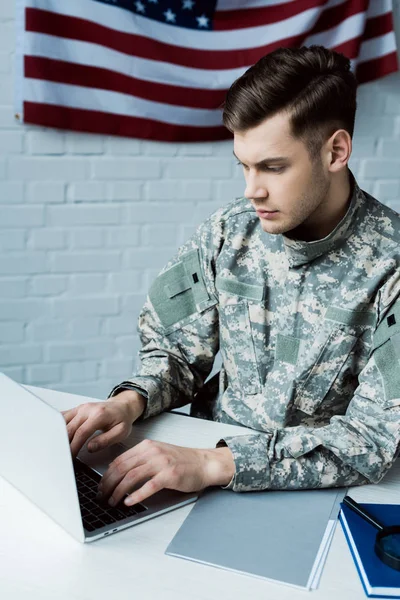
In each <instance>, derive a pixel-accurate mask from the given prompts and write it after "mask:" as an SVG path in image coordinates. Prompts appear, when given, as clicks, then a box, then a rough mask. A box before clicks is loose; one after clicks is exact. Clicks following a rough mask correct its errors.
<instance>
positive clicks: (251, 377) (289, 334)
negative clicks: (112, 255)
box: [112, 182, 400, 491]
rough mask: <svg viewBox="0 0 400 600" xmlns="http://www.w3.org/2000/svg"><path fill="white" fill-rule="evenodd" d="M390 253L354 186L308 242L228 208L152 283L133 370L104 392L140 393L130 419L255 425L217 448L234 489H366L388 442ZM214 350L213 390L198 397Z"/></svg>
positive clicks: (396, 310)
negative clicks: (174, 417) (325, 228)
mask: <svg viewBox="0 0 400 600" xmlns="http://www.w3.org/2000/svg"><path fill="white" fill-rule="evenodd" d="M399 250H400V216H399V215H398V214H397V213H395V212H394V211H392V210H391V209H390V208H388V207H386V206H384V205H382V204H381V203H380V202H378V201H377V200H376V199H375V198H372V197H371V196H370V195H369V194H367V193H365V192H363V191H362V190H360V189H359V187H358V186H357V184H356V183H355V182H353V194H352V197H351V202H350V204H349V208H348V210H347V213H346V215H345V216H344V218H343V219H342V221H341V222H340V223H339V224H338V225H337V227H336V228H335V229H334V230H333V231H332V232H331V233H330V234H329V235H328V236H327V237H325V238H323V239H322V240H317V241H313V242H304V241H298V240H293V239H291V238H289V237H287V236H285V235H271V234H268V233H266V232H264V231H263V230H262V228H261V225H260V222H259V218H258V216H257V214H256V213H255V211H254V209H253V207H252V206H251V204H250V202H249V201H248V200H247V199H245V198H242V199H239V200H236V201H234V202H232V203H230V204H229V205H228V206H226V207H223V208H221V209H220V210H218V211H216V212H215V213H214V214H213V215H212V216H211V217H210V218H209V219H208V220H206V221H205V222H204V223H203V224H202V225H201V226H200V227H199V229H198V230H197V232H196V234H195V235H194V236H193V237H192V239H191V240H190V241H189V242H188V243H186V244H185V245H184V246H183V247H181V248H180V250H179V251H178V253H177V255H176V257H175V258H174V259H173V260H171V261H170V262H169V263H168V264H167V266H166V267H165V268H164V269H163V270H162V272H161V273H160V275H159V276H158V277H157V279H156V280H155V282H154V283H153V285H152V286H151V288H150V291H149V295H148V298H147V301H146V304H145V306H144V308H143V310H142V312H141V314H140V318H139V332H140V336H141V341H142V349H141V351H140V358H141V369H140V372H139V373H138V374H137V375H135V376H134V377H132V379H130V380H129V381H128V382H123V383H122V384H121V385H119V386H117V387H116V388H114V390H113V392H112V394H115V393H116V392H117V391H120V389H121V387H126V386H132V387H136V388H137V389H138V390H140V391H141V392H142V393H143V394H144V395H145V396H146V397H147V408H146V410H145V413H144V415H143V418H146V417H149V416H152V415H156V414H158V413H160V412H162V411H164V410H168V409H171V408H176V407H179V406H182V405H184V404H187V403H188V402H193V404H192V414H195V415H200V416H202V417H206V418H210V419H213V420H215V421H221V422H224V423H231V424H235V425H243V426H246V427H250V428H252V429H254V433H251V434H249V435H244V436H234V437H227V438H225V439H224V440H221V441H220V443H219V444H218V445H221V444H223V445H225V444H226V445H228V446H229V448H230V450H231V451H232V454H233V457H234V461H235V465H236V473H235V475H234V477H233V478H232V480H231V482H230V483H229V485H228V486H227V488H229V489H233V490H235V491H246V490H263V489H298V488H318V487H331V486H346V485H357V484H362V483H370V482H374V483H376V482H378V481H379V480H380V479H381V478H382V477H383V476H384V474H385V473H386V471H387V470H388V469H389V467H390V466H391V464H392V463H393V461H394V459H395V457H396V455H397V451H398V445H399V439H400V368H399V362H398V359H399V357H400V299H399V296H400V266H399ZM219 349H220V351H221V355H222V361H223V366H222V369H221V371H220V374H219V382H218V385H217V386H215V381H211V383H210V384H206V386H205V387H204V388H203V384H204V381H205V379H206V378H207V376H208V375H209V373H210V372H211V369H212V365H213V361H214V357H215V355H216V354H217V352H218V350H219ZM202 388H203V389H202ZM211 388H213V389H214V390H215V391H217V393H216V394H214V396H213V394H212V393H211ZM200 390H201V391H200Z"/></svg>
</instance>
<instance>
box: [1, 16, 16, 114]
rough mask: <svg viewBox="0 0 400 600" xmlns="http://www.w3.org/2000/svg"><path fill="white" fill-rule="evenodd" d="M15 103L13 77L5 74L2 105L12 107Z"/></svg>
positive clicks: (2, 77) (2, 80)
mask: <svg viewBox="0 0 400 600" xmlns="http://www.w3.org/2000/svg"><path fill="white" fill-rule="evenodd" d="M0 32H1V24H0ZM0 35H1V33H0ZM1 49H2V48H1V40H0V51H1ZM13 101H14V87H13V77H12V75H11V74H9V73H4V74H3V75H2V76H1V85H0V104H6V105H7V104H8V105H10V106H11V105H12V103H13Z"/></svg>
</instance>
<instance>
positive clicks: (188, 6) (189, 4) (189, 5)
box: [182, 0, 194, 10]
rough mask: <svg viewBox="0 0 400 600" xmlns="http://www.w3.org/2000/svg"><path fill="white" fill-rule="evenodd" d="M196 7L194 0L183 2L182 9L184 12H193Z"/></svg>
mask: <svg viewBox="0 0 400 600" xmlns="http://www.w3.org/2000/svg"><path fill="white" fill-rule="evenodd" d="M193 6H194V0H183V2H182V8H183V10H192V8H193Z"/></svg>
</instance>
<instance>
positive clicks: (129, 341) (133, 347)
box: [115, 335, 140, 368]
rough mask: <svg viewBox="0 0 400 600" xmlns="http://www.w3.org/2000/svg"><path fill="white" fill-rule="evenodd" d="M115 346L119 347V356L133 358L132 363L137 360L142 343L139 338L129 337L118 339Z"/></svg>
mask: <svg viewBox="0 0 400 600" xmlns="http://www.w3.org/2000/svg"><path fill="white" fill-rule="evenodd" d="M115 344H116V347H117V351H118V354H120V355H121V356H125V357H126V356H129V357H131V358H132V361H135V360H136V355H137V353H138V352H139V349H140V342H139V338H138V336H135V335H127V336H124V337H118V338H117V339H116V340H115ZM134 364H135V363H134ZM134 368H135V367H134Z"/></svg>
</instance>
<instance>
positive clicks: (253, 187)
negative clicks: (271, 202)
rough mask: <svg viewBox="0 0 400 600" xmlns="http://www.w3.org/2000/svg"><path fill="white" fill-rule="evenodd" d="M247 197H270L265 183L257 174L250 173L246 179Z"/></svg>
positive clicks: (245, 193)
mask: <svg viewBox="0 0 400 600" xmlns="http://www.w3.org/2000/svg"><path fill="white" fill-rule="evenodd" d="M244 196H245V198H250V199H254V200H256V199H257V198H259V199H260V200H261V199H264V198H267V197H268V191H267V189H266V187H265V185H263V184H262V182H261V181H260V178H259V177H257V175H251V174H249V175H248V177H247V180H246V189H245V190H244Z"/></svg>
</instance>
